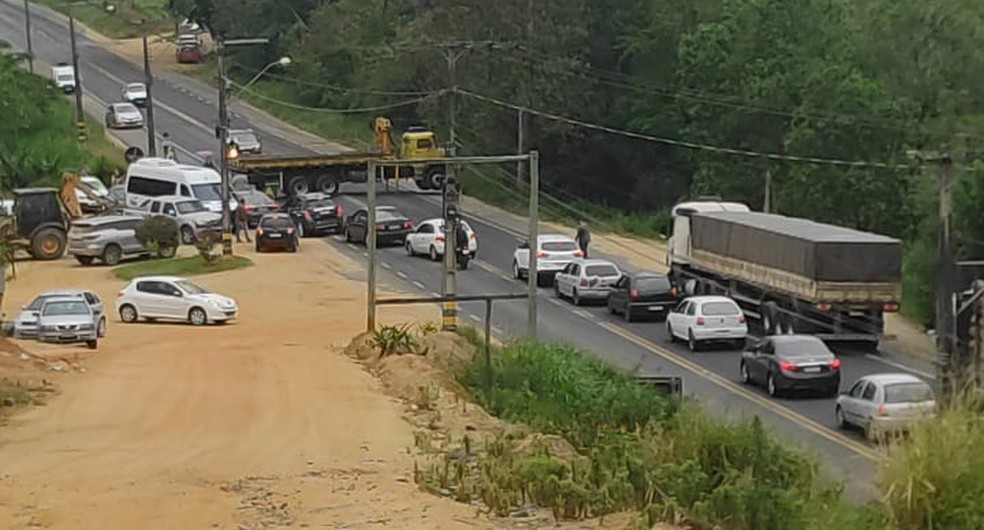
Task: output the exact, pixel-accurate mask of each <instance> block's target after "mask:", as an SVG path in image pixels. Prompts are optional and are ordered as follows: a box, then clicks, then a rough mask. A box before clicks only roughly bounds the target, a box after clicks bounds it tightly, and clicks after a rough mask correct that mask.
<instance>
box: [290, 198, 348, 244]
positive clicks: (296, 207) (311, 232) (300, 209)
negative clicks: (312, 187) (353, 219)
mask: <svg viewBox="0 0 984 530" xmlns="http://www.w3.org/2000/svg"><path fill="white" fill-rule="evenodd" d="M281 204H282V209H283V210H286V211H287V213H289V214H290V216H291V217H293V218H294V222H295V223H297V227H298V229H299V230H300V231H301V237H308V236H316V235H320V234H328V233H331V234H338V233H341V231H342V225H343V224H344V222H345V217H344V214H345V212H344V210H343V209H342V205H340V204H335V201H333V200H331V197H329V196H328V195H325V194H324V193H302V194H300V195H294V196H291V197H285V198H283V199H282V202H281Z"/></svg>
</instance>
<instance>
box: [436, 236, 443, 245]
mask: <svg viewBox="0 0 984 530" xmlns="http://www.w3.org/2000/svg"><path fill="white" fill-rule="evenodd" d="M434 241H437V242H438V243H444V236H437V237H435V238H434Z"/></svg>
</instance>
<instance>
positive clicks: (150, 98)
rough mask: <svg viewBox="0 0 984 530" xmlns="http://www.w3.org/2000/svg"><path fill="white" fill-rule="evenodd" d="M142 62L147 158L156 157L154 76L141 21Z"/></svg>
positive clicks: (142, 21) (145, 25)
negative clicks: (145, 108)
mask: <svg viewBox="0 0 984 530" xmlns="http://www.w3.org/2000/svg"><path fill="white" fill-rule="evenodd" d="M140 26H141V30H142V31H141V33H142V38H143V60H144V87H145V88H146V89H147V156H150V157H156V156H157V136H156V134H157V132H156V130H155V129H154V94H153V92H152V89H151V87H152V86H153V84H154V74H153V72H151V71H150V50H149V49H148V48H147V21H146V20H141V21H140Z"/></svg>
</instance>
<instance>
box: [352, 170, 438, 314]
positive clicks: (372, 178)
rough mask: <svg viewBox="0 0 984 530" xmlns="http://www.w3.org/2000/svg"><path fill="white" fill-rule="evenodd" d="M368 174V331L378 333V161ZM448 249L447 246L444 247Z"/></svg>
mask: <svg viewBox="0 0 984 530" xmlns="http://www.w3.org/2000/svg"><path fill="white" fill-rule="evenodd" d="M368 170H369V171H368V173H367V175H366V179H367V183H368V185H369V190H368V192H367V198H366V201H367V202H368V204H367V208H366V209H367V210H368V212H367V213H368V216H369V218H368V219H367V220H366V228H367V230H366V251H367V252H368V253H369V268H368V270H367V271H366V273H367V274H368V275H369V278H368V279H367V280H366V284H367V286H368V289H369V292H368V293H366V307H367V317H366V331H368V332H370V333H372V332H373V331H376V260H377V258H376V175H377V173H379V170H378V169H377V166H376V161H375V160H372V159H370V160H369V167H368ZM444 248H445V249H447V245H445V246H444Z"/></svg>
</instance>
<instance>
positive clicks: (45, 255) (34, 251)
mask: <svg viewBox="0 0 984 530" xmlns="http://www.w3.org/2000/svg"><path fill="white" fill-rule="evenodd" d="M66 244H67V242H66V240H65V232H64V231H63V230H59V229H57V228H42V229H41V230H38V233H36V234H34V237H33V238H31V255H32V256H34V259H38V260H44V261H48V260H53V259H58V258H60V257H62V256H63V255H64V254H65V245H66Z"/></svg>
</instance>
